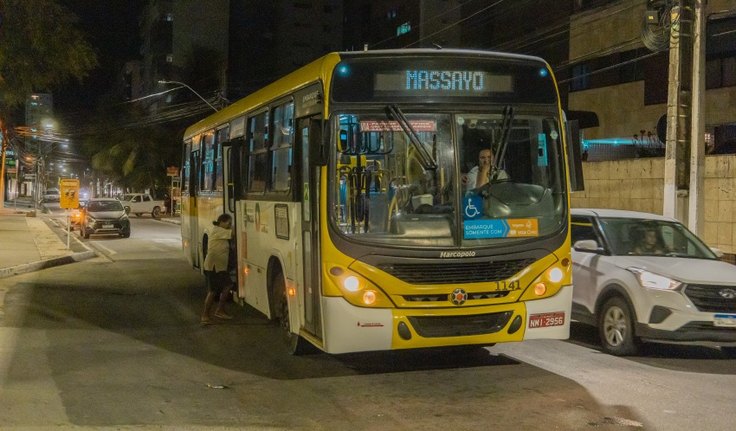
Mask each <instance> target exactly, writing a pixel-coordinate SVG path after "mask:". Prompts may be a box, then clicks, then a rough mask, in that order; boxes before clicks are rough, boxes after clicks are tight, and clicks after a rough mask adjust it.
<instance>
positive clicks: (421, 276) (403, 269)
mask: <svg viewBox="0 0 736 431" xmlns="http://www.w3.org/2000/svg"><path fill="white" fill-rule="evenodd" d="M532 262H534V259H516V260H496V261H484V262H440V263H436V264H430V265H427V264H416V263H385V264H381V265H378V267H379V268H380V269H382V270H383V271H386V272H387V273H389V274H391V275H393V276H394V277H396V278H398V279H400V280H402V281H404V282H407V283H415V284H444V283H453V284H463V283H478V282H484V281H499V280H506V279H508V278H511V277H512V276H513V275H514V274H516V273H518V272H519V271H521V270H522V269H524V268H526V267H527V266H529V265H531V264H532Z"/></svg>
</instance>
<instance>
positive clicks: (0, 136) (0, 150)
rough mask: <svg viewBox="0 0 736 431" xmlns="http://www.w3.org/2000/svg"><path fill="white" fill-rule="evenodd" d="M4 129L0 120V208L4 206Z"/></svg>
mask: <svg viewBox="0 0 736 431" xmlns="http://www.w3.org/2000/svg"><path fill="white" fill-rule="evenodd" d="M6 140H7V138H6V137H5V131H4V130H3V123H2V121H0V209H3V208H5V148H6V147H5V145H6V144H5V141H6Z"/></svg>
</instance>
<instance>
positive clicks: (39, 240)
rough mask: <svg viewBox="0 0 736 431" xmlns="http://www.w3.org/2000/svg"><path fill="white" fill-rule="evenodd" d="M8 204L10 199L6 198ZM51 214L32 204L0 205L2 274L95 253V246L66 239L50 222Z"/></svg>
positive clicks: (68, 261)
mask: <svg viewBox="0 0 736 431" xmlns="http://www.w3.org/2000/svg"><path fill="white" fill-rule="evenodd" d="M6 206H7V202H6ZM47 222H48V216H47V215H44V214H40V213H34V212H33V211H32V210H31V209H28V208H17V209H16V208H7V207H6V208H0V278H5V277H11V276H13V275H18V274H23V273H27V272H32V271H38V270H40V269H44V268H50V267H52V266H57V265H64V264H67V263H72V262H78V261H81V260H85V259H89V258H92V257H94V256H95V255H96V254H95V252H94V251H93V250H91V249H89V248H87V247H86V246H85V245H83V244H81V243H79V242H77V241H74V240H72V241H71V242H70V249H67V248H66V241H65V240H64V241H62V239H61V238H60V237H59V235H57V234H56V233H55V232H54V231H53V230H52V229H51V227H50V226H49V225H48V223H47Z"/></svg>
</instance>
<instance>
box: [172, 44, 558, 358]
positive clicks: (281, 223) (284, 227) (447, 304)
mask: <svg viewBox="0 0 736 431" xmlns="http://www.w3.org/2000/svg"><path fill="white" fill-rule="evenodd" d="M566 147H567V145H566V133H565V123H564V119H563V113H562V110H561V106H560V100H559V95H558V90H557V85H556V82H555V79H554V76H553V74H552V71H551V69H550V66H549V65H548V64H547V63H546V62H545V61H544V60H542V59H540V58H537V57H530V56H522V55H512V54H506V53H495V52H485V51H472V50H447V49H440V50H426V49H419V50H377V51H362V52H341V53H331V54H328V55H325V56H324V57H322V58H319V59H318V60H316V61H314V62H312V63H310V64H308V65H306V66H304V67H302V68H300V69H298V70H296V71H294V72H293V73H290V74H289V75H286V76H284V77H283V78H281V79H279V80H277V81H275V82H274V83H272V84H270V85H268V86H266V87H264V88H262V89H260V90H259V91H256V92H255V93H253V94H251V95H249V96H247V97H245V98H243V99H242V100H239V101H237V102H235V103H233V104H232V105H230V106H228V107H227V108H225V109H223V110H221V111H219V112H217V113H215V114H213V115H211V116H209V117H207V118H205V119H203V120H201V121H199V122H197V123H196V124H194V125H192V126H191V127H189V128H188V129H187V130H186V132H185V135H184V163H183V169H182V213H181V217H182V238H183V244H184V249H185V250H186V253H187V256H188V258H189V260H190V262H191V263H192V265H193V266H194V267H200V265H201V263H202V262H203V258H204V255H205V253H206V248H207V235H208V233H209V229H210V228H211V221H212V220H214V219H216V217H217V215H218V214H219V213H222V212H228V213H231V214H232V215H233V217H234V220H235V223H234V238H235V243H236V246H237V247H236V248H237V287H238V289H237V298H238V300H239V301H240V302H241V303H247V304H249V305H250V306H252V307H254V308H255V309H257V310H258V311H260V312H261V313H263V314H264V315H265V316H266V317H268V318H270V319H272V320H273V321H274V322H275V323H278V324H279V325H280V326H281V328H282V329H283V332H284V335H285V337H284V338H285V339H286V340H287V343H288V347H289V349H290V351H291V352H292V353H299V352H301V351H303V350H304V349H305V348H310V347H311V346H310V345H312V346H316V347H317V348H319V349H321V350H323V351H325V352H328V353H345V352H359V351H371V350H390V349H413V348H425V347H438V346H457V345H493V344H495V343H501V342H511V341H522V340H528V339H539V338H547V339H565V338H567V337H568V336H569V327H570V307H571V298H572V283H571V259H570V235H569V230H570V229H569V205H570V204H569V192H570V185H569V184H570V183H569V173H568V171H569V169H567V162H568V157H567V155H566V154H567V151H569V149H568V148H566ZM485 149H489V150H491V151H492V152H493V154H494V155H495V157H494V160H493V163H492V166H490V167H489V169H488V171H489V173H488V174H486V173H483V174H482V177H483V178H485V180H484V181H481V182H483V183H485V184H483V185H482V186H479V187H477V185H478V184H480V182H475V184H470V182H471V181H469V178H471V177H476V178H477V177H478V174H477V172H478V171H479V170H478V169H477V168H475V169H474V168H473V166H474V165H476V164H477V163H478V160H479V154H480V153H481V151H483V150H485ZM482 172H485V171H482Z"/></svg>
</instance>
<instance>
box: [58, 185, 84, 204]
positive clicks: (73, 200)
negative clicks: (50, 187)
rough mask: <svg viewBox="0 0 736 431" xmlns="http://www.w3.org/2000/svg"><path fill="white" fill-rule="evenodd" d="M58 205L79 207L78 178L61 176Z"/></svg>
mask: <svg viewBox="0 0 736 431" xmlns="http://www.w3.org/2000/svg"><path fill="white" fill-rule="evenodd" d="M59 194H60V196H59V207H61V208H65V209H74V208H78V207H79V180H78V179H76V178H62V179H60V180H59Z"/></svg>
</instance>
